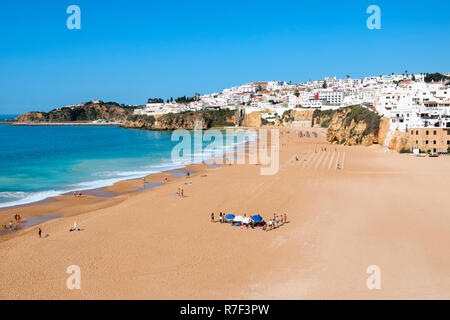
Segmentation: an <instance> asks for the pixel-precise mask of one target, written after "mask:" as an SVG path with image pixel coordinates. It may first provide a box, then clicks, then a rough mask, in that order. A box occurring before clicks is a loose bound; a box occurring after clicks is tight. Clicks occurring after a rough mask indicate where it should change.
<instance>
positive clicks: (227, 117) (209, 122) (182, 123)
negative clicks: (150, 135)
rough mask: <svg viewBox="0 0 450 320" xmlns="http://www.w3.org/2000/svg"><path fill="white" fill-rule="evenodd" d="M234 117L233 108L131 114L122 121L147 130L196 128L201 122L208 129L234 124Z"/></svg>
mask: <svg viewBox="0 0 450 320" xmlns="http://www.w3.org/2000/svg"><path fill="white" fill-rule="evenodd" d="M234 119H235V116H234V111H233V110H219V111H197V112H183V113H169V114H164V115H161V116H156V117H154V116H147V115H130V116H128V118H127V120H126V121H125V122H124V123H122V127H124V128H138V129H146V130H176V129H186V130H193V129H195V126H196V123H201V126H202V127H201V128H202V129H208V128H212V127H221V126H233V125H234Z"/></svg>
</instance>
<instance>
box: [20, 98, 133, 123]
mask: <svg viewBox="0 0 450 320" xmlns="http://www.w3.org/2000/svg"><path fill="white" fill-rule="evenodd" d="M133 110H134V108H133V107H129V106H124V105H119V104H117V103H115V102H107V103H104V102H102V101H99V102H95V103H94V102H88V103H84V104H79V105H75V106H68V107H63V108H57V109H53V110H52V111H50V112H36V111H35V112H28V113H26V114H24V115H20V116H19V117H17V118H16V121H17V122H55V123H57V122H72V121H95V120H99V119H102V120H107V121H124V120H125V119H126V118H127V116H128V115H130V114H131V113H132V112H133Z"/></svg>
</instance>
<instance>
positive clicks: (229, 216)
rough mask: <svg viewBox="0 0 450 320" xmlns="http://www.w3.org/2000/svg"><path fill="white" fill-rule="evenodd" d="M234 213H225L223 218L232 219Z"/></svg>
mask: <svg viewBox="0 0 450 320" xmlns="http://www.w3.org/2000/svg"><path fill="white" fill-rule="evenodd" d="M234 217H235V216H234V214H227V215H226V216H225V219H227V220H233V219H234Z"/></svg>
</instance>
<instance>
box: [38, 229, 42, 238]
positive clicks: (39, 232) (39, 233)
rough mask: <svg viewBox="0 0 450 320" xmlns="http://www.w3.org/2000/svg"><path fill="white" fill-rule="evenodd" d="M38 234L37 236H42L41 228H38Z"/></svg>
mask: <svg viewBox="0 0 450 320" xmlns="http://www.w3.org/2000/svg"><path fill="white" fill-rule="evenodd" d="M38 235H39V238H42V230H41V228H39V231H38Z"/></svg>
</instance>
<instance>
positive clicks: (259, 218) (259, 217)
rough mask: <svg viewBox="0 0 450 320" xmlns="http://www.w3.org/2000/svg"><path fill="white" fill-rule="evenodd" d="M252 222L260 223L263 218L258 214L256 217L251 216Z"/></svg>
mask: <svg viewBox="0 0 450 320" xmlns="http://www.w3.org/2000/svg"><path fill="white" fill-rule="evenodd" d="M252 220H253V221H255V222H261V221H262V220H263V218H262V217H261V216H260V215H259V214H258V215H256V216H253V217H252Z"/></svg>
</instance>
